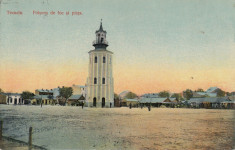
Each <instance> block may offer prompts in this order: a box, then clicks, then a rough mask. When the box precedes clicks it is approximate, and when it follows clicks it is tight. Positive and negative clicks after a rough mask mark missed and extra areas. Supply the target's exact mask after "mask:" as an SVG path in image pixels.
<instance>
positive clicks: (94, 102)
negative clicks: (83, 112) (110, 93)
mask: <svg viewBox="0 0 235 150" xmlns="http://www.w3.org/2000/svg"><path fill="white" fill-rule="evenodd" d="M93 106H94V107H96V97H94V98H93Z"/></svg>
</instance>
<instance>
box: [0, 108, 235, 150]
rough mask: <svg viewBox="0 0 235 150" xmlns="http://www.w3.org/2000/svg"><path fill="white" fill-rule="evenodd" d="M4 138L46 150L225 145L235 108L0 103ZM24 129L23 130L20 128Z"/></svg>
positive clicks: (231, 140)
mask: <svg viewBox="0 0 235 150" xmlns="http://www.w3.org/2000/svg"><path fill="white" fill-rule="evenodd" d="M0 110H2V111H0V115H1V116H0V119H3V120H5V121H4V134H5V136H11V137H15V138H16V139H18V140H23V141H26V142H27V139H28V135H27V134H26V133H27V131H28V128H29V126H33V144H35V145H38V146H43V147H45V148H48V149H140V150H145V149H146V150H147V149H151V150H152V149H158V150H159V149H160V150H161V149H187V150H191V149H206V150H208V149H213V150H214V149H219V150H221V149H226V150H231V149H233V148H235V147H234V145H235V137H234V135H235V110H222V109H217V110H215V109H183V108H182V109H181V108H152V109H151V111H148V109H147V108H143V109H141V108H132V109H129V108H111V109H110V108H84V109H81V108H80V107H62V106H58V107H57V106H45V107H43V108H40V107H37V106H29V107H26V106H19V107H18V106H15V107H12V106H5V107H3V106H0ZM24 129H25V130H24Z"/></svg>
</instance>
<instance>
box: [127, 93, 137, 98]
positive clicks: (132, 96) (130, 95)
mask: <svg viewBox="0 0 235 150" xmlns="http://www.w3.org/2000/svg"><path fill="white" fill-rule="evenodd" d="M136 97H137V95H136V94H135V93H133V92H129V93H127V95H126V96H125V98H126V99H134V98H136Z"/></svg>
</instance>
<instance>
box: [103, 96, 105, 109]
mask: <svg viewBox="0 0 235 150" xmlns="http://www.w3.org/2000/svg"><path fill="white" fill-rule="evenodd" d="M103 107H105V98H104V97H103V98H102V108H103Z"/></svg>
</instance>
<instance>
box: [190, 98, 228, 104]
mask: <svg viewBox="0 0 235 150" xmlns="http://www.w3.org/2000/svg"><path fill="white" fill-rule="evenodd" d="M223 101H228V99H227V98H226V97H205V98H191V99H190V100H189V101H188V102H189V103H203V102H209V103H221V102H223Z"/></svg>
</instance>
